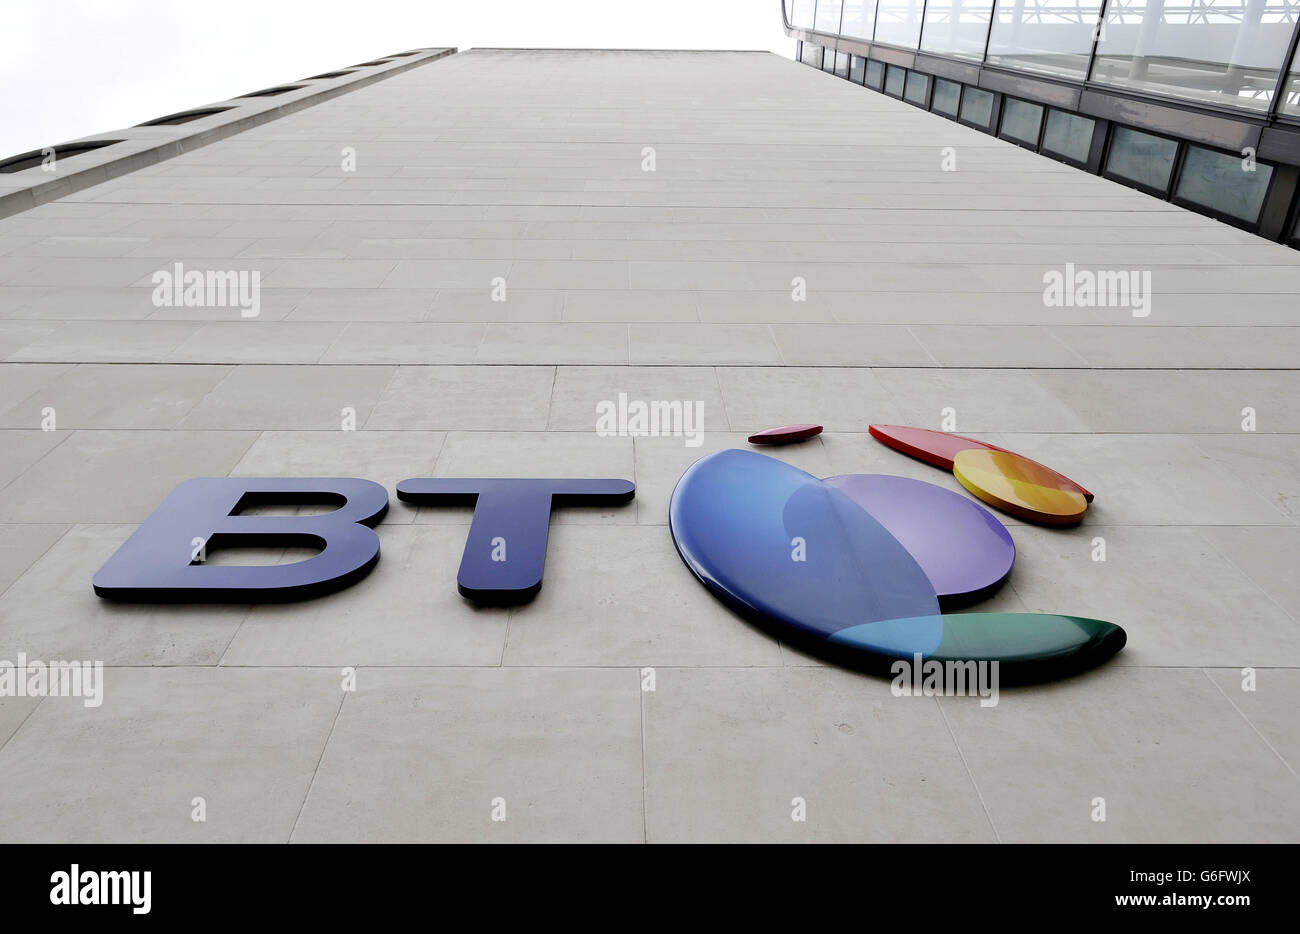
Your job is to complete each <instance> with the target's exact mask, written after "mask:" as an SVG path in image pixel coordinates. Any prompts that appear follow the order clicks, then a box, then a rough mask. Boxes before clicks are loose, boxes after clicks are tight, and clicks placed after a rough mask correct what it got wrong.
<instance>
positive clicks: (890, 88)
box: [885, 65, 907, 97]
mask: <svg viewBox="0 0 1300 934" xmlns="http://www.w3.org/2000/svg"><path fill="white" fill-rule="evenodd" d="M906 81H907V69H906V68H899V67H898V66H897V65H887V66H885V93H886V94H889V95H891V96H893V97H902V96H903V85H904V83H905V82H906Z"/></svg>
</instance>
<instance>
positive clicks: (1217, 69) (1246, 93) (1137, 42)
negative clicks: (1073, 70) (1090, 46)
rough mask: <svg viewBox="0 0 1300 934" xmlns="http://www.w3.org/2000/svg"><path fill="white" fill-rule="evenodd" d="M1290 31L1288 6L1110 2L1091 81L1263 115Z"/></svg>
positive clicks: (1270, 1) (1254, 1) (1225, 1)
mask: <svg viewBox="0 0 1300 934" xmlns="http://www.w3.org/2000/svg"><path fill="white" fill-rule="evenodd" d="M1294 29H1295V19H1294V11H1293V8H1291V7H1290V6H1289V4H1288V0H1196V2H1195V3H1178V4H1174V3H1169V2H1164V0H1127V2H1126V3H1124V4H1123V5H1120V4H1118V3H1114V2H1112V3H1111V4H1110V5H1109V7H1108V9H1107V11H1106V21H1105V24H1104V27H1103V29H1102V32H1101V36H1100V38H1099V40H1098V42H1097V59H1096V62H1095V63H1094V64H1093V68H1092V79H1093V80H1094V81H1103V82H1105V83H1107V84H1114V85H1120V86H1123V87H1128V88H1135V89H1138V90H1143V91H1152V92H1155V93H1157V94H1168V95H1171V96H1173V97H1179V98H1184V99H1187V100H1198V101H1208V102H1211V103H1218V104H1230V105H1233V106H1237V107H1243V108H1249V109H1251V110H1267V109H1268V106H1269V102H1270V101H1271V100H1272V98H1273V87H1274V85H1275V84H1276V83H1277V77H1278V72H1279V71H1280V70H1281V68H1282V59H1283V58H1284V57H1285V55H1286V49H1287V45H1288V43H1289V41H1290V39H1291V32H1292V30H1294Z"/></svg>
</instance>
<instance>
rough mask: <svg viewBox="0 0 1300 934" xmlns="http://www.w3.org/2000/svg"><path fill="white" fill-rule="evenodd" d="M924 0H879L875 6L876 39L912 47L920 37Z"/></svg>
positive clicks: (907, 47)
mask: <svg viewBox="0 0 1300 934" xmlns="http://www.w3.org/2000/svg"><path fill="white" fill-rule="evenodd" d="M924 8H925V2H924V0H880V3H879V5H878V6H877V7H876V41H877V42H883V43H885V44H886V45H897V46H901V47H902V48H905V49H914V48H916V46H917V42H918V40H919V39H920V38H921V11H922V10H923V9H924Z"/></svg>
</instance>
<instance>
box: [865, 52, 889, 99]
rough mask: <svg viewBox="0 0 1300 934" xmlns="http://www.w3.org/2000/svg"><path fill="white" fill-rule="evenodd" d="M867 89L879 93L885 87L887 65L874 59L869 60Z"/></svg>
mask: <svg viewBox="0 0 1300 934" xmlns="http://www.w3.org/2000/svg"><path fill="white" fill-rule="evenodd" d="M866 84H867V87H869V88H875V89H876V90H877V91H879V90H880V89H881V88H882V87H884V86H885V65H884V63H883V62H877V61H875V60H874V59H870V58H869V59H867V82H866Z"/></svg>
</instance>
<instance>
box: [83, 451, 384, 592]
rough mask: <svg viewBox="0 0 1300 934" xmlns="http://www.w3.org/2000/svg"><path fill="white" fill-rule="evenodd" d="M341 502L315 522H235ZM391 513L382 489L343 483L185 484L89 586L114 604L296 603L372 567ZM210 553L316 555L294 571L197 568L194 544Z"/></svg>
mask: <svg viewBox="0 0 1300 934" xmlns="http://www.w3.org/2000/svg"><path fill="white" fill-rule="evenodd" d="M322 501H324V502H330V503H338V504H339V507H338V508H337V509H335V510H334V511H333V512H328V513H324V514H321V515H314V516H241V515H237V514H236V513H238V512H239V510H240V509H242V508H244V507H247V506H254V505H259V504H268V503H319V502H322ZM387 511H388V491H387V490H385V489H384V488H383V487H382V486H380V485H379V484H378V483H374V482H372V481H370V480H359V479H355V478H349V477H328V478H323V479H322V478H306V479H280V478H267V477H252V478H248V477H229V478H227V477H201V478H198V479H194V480H186V481H185V482H184V483H182V484H181V485H180V486H178V487H176V489H174V490H172V491H171V493H170V494H168V496H167V498H166V499H165V500H163V501H162V503H161V504H160V505H159V506H158V508H157V509H155V510H154V511H153V513H152V514H151V515H150V516H149V518H148V519H146V520H145V521H144V522H143V523H142V524H141V525H140V527H139V528H138V529H136V530H135V532H134V533H133V534H132V535H131V537H130V538H128V539H127V540H126V542H125V543H123V545H122V547H120V548H119V549H118V550H117V551H116V552H114V553H113V556H112V557H111V558H109V559H108V561H107V562H106V563H105V564H104V566H103V567H102V568H100V569H99V573H97V574H96V575H95V578H94V581H93V585H94V588H95V593H97V594H99V596H101V597H107V598H109V599H112V600H131V601H141V602H177V603H180V602H224V603H261V602H268V601H285V600H303V599H306V598H308V597H317V596H320V595H321V594H326V593H331V592H333V591H335V590H342V589H343V588H344V587H347V586H350V585H351V584H354V583H356V582H357V581H359V580H361V578H363V577H365V576H366V575H367V574H368V573H370V569H371V568H372V567H374V566H375V563H376V562H377V561H378V560H379V536H378V535H376V534H375V533H374V531H373V530H372V529H371V528H370V527H371V526H375V525H378V524H379V521H380V520H381V519H382V518H383V517H384V513H386V512H387ZM196 538H200V539H202V540H203V541H204V543H205V549H204V550H206V551H207V552H211V551H212V550H213V549H214V548H220V547H222V546H225V545H230V546H279V547H283V546H290V545H297V546H300V547H301V546H304V545H306V546H308V547H312V548H320V549H322V550H321V552H320V553H319V554H317V555H314V556H313V557H311V558H308V559H306V560H305V561H298V562H295V563H293V564H280V565H258V566H229V565H210V564H202V563H200V560H199V559H197V558H196V556H195V548H194V546H193V545H192V542H193V541H194V539H196Z"/></svg>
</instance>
